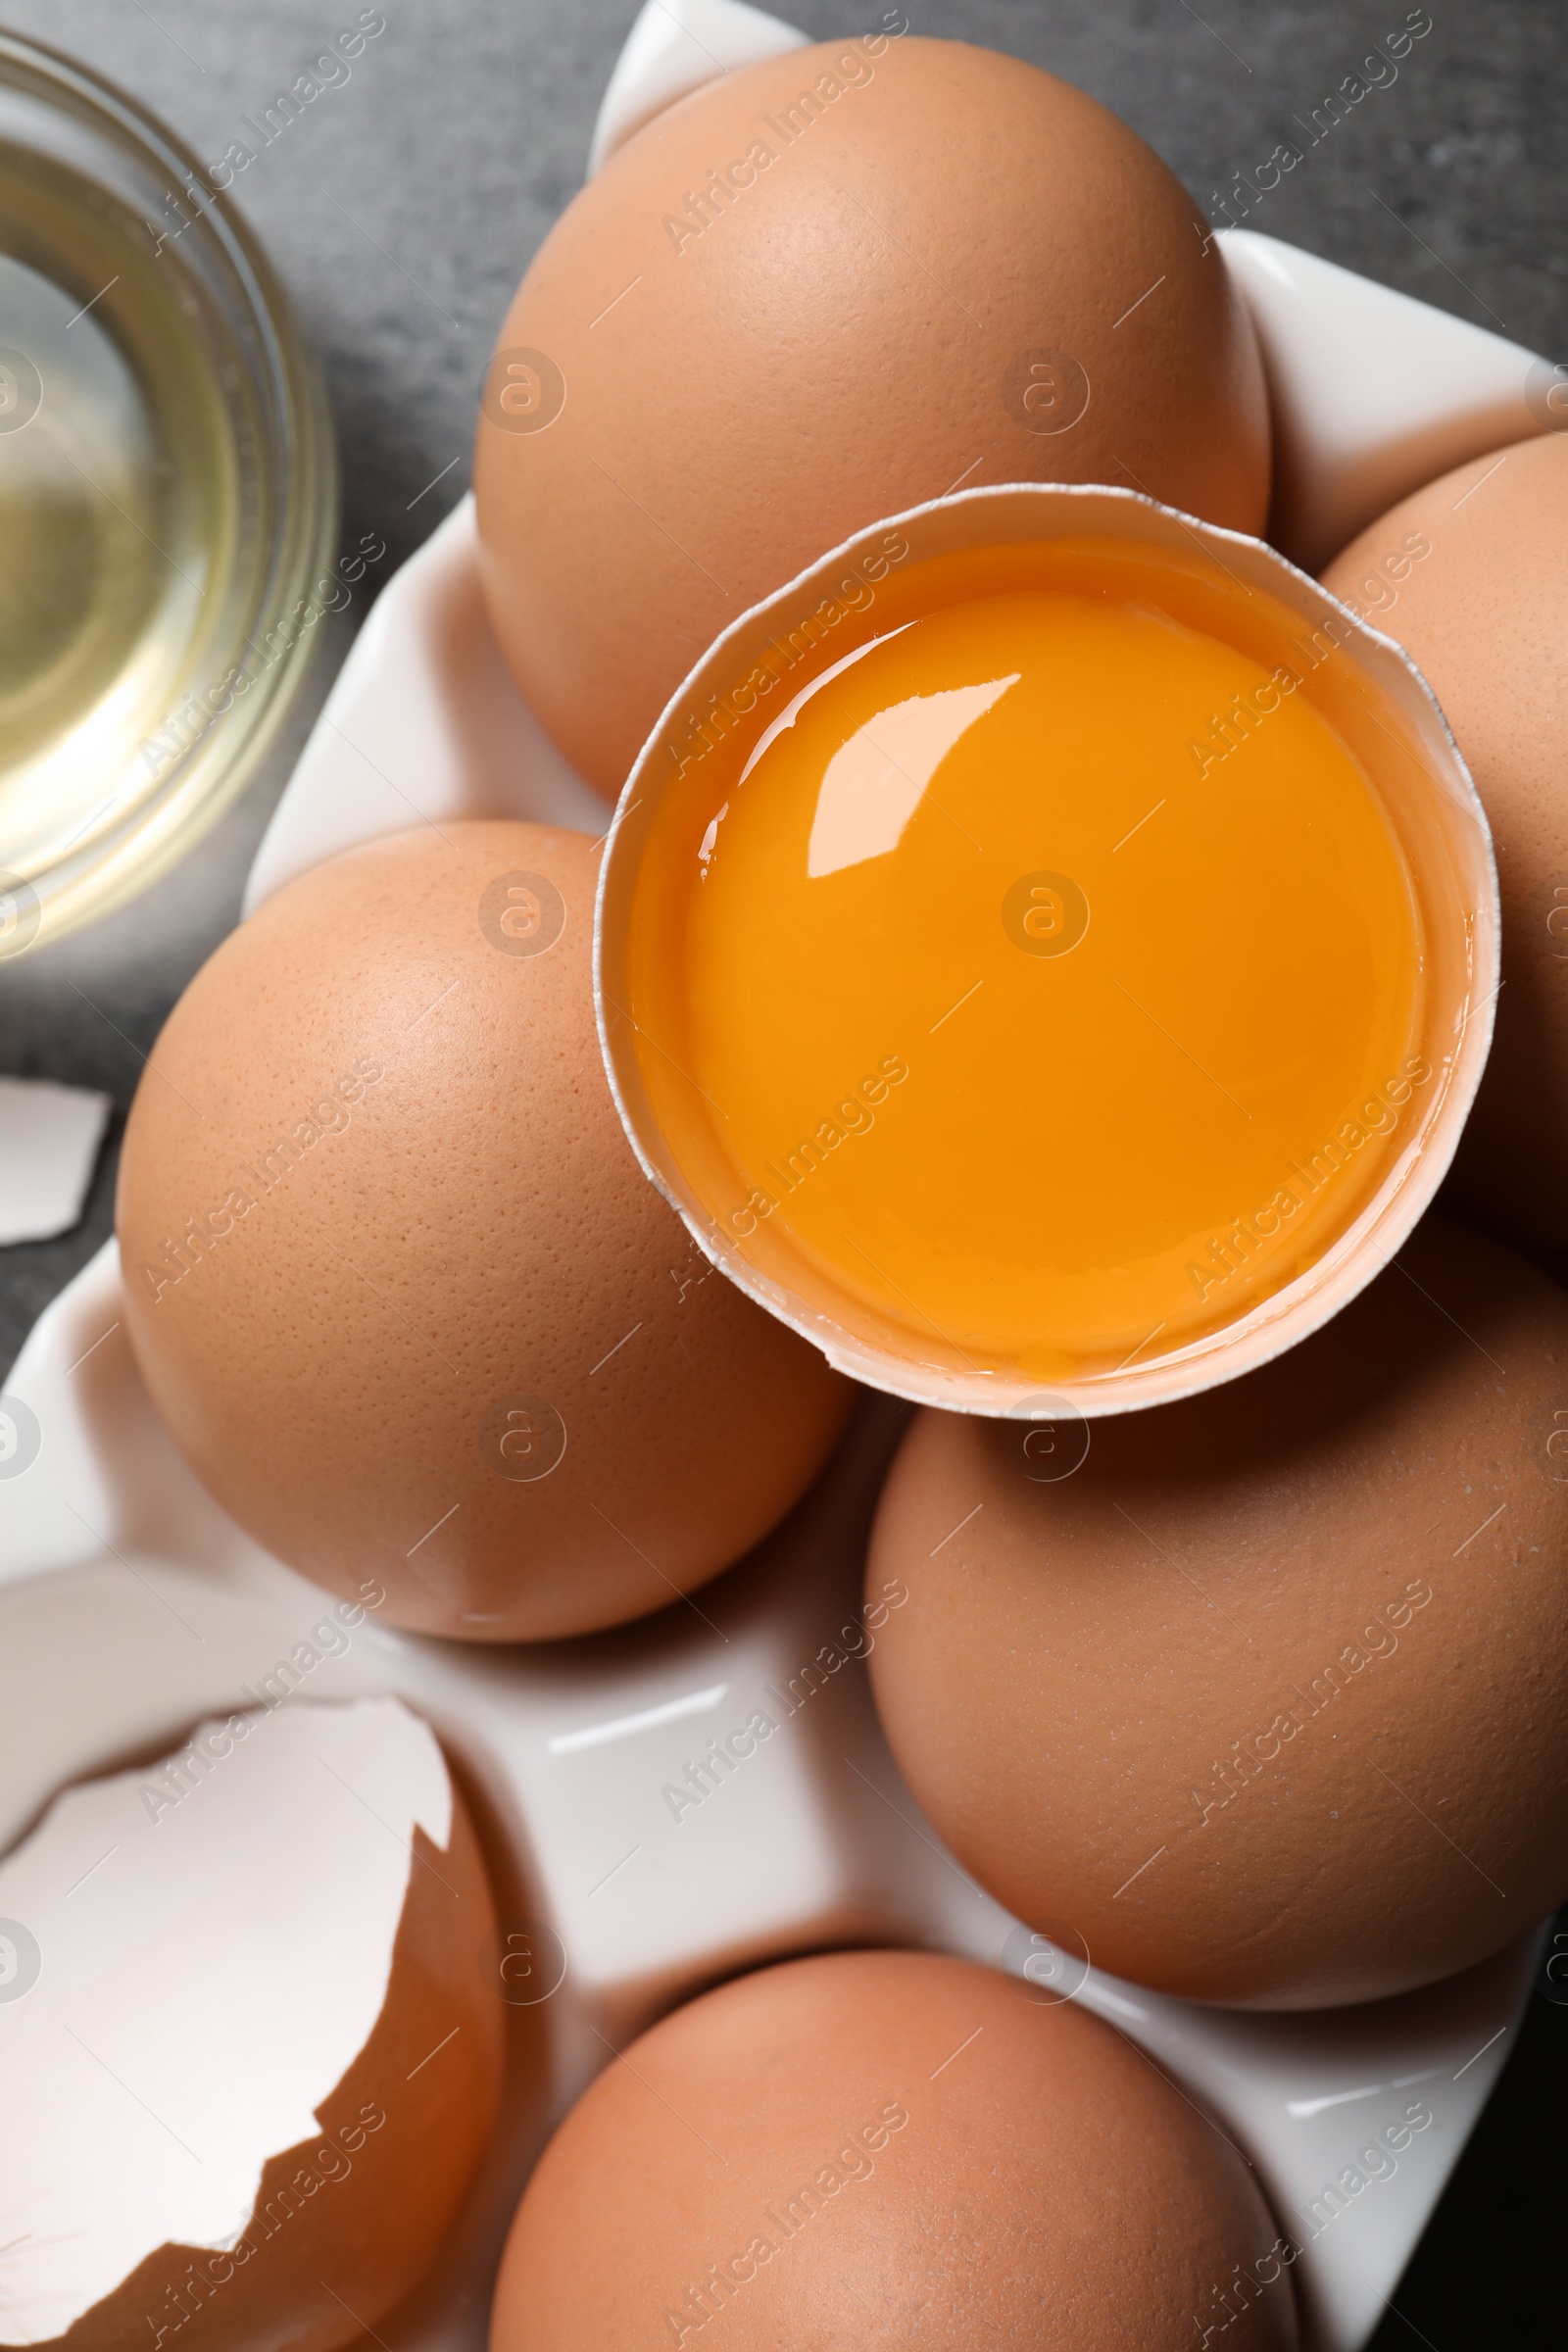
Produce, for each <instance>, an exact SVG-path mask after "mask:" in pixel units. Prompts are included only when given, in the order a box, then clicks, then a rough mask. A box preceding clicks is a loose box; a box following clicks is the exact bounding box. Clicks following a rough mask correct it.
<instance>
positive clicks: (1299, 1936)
mask: <svg viewBox="0 0 1568 2352" xmlns="http://www.w3.org/2000/svg"><path fill="white" fill-rule="evenodd" d="M1564 1398H1568V1297H1565V1296H1564V1294H1563V1292H1562V1291H1561V1290H1560V1289H1559V1288H1558V1286H1557V1284H1556V1283H1554V1282H1552V1281H1550V1280H1549V1279H1548V1278H1547V1276H1545V1275H1544V1274H1543V1273H1540V1272H1539V1271H1538V1270H1537V1269H1536V1268H1535V1267H1534V1266H1532V1265H1530V1264H1528V1263H1527V1262H1526V1261H1525V1260H1524V1259H1523V1258H1521V1257H1517V1256H1515V1255H1514V1253H1513V1252H1512V1251H1511V1250H1505V1249H1503V1248H1502V1247H1501V1246H1500V1245H1499V1244H1497V1243H1495V1242H1491V1241H1488V1240H1486V1239H1485V1238H1484V1237H1483V1236H1481V1235H1480V1234H1475V1233H1471V1232H1468V1231H1466V1230H1465V1229H1464V1228H1463V1227H1462V1226H1458V1225H1453V1224H1449V1223H1448V1222H1447V1221H1446V1219H1443V1218H1437V1217H1434V1218H1430V1219H1429V1220H1428V1221H1427V1223H1426V1224H1425V1225H1424V1226H1422V1227H1421V1228H1420V1229H1418V1231H1417V1233H1416V1235H1415V1237H1414V1238H1413V1240H1412V1241H1411V1242H1410V1243H1409V1244H1407V1245H1406V1247H1405V1249H1404V1250H1403V1251H1402V1253H1401V1255H1400V1257H1399V1260H1398V1262H1397V1265H1395V1266H1391V1267H1390V1269H1389V1271H1388V1272H1387V1273H1385V1274H1383V1275H1381V1276H1380V1277H1379V1278H1378V1280H1377V1281H1376V1282H1375V1283H1373V1284H1372V1285H1371V1287H1370V1288H1369V1289H1367V1290H1366V1291H1364V1292H1363V1293H1362V1294H1361V1296H1360V1297H1359V1298H1358V1299H1354V1300H1353V1301H1352V1302H1351V1304H1350V1305H1349V1306H1348V1307H1347V1308H1346V1309H1345V1310H1344V1312H1343V1313H1342V1314H1340V1315H1339V1316H1337V1317H1336V1318H1335V1320H1334V1321H1333V1322H1332V1323H1329V1324H1328V1325H1326V1326H1325V1328H1324V1329H1323V1330H1321V1331H1319V1332H1316V1333H1314V1334H1313V1335H1312V1336H1311V1338H1309V1339H1306V1340H1303V1341H1302V1342H1301V1344H1300V1346H1299V1348H1293V1349H1292V1350H1291V1351H1290V1352H1289V1353H1288V1354H1286V1355H1283V1356H1280V1357H1278V1358H1277V1359H1276V1360H1275V1361H1274V1362H1273V1363H1271V1364H1268V1365H1266V1366H1265V1367H1264V1368H1263V1369H1262V1370H1261V1371H1258V1372H1252V1373H1250V1374H1248V1375H1247V1377H1246V1378H1245V1379H1242V1380H1237V1381H1234V1382H1232V1383H1231V1384H1230V1385H1229V1386H1228V1387H1226V1388H1224V1389H1219V1390H1214V1391H1210V1392H1209V1393H1208V1394H1206V1395H1203V1396H1201V1397H1190V1398H1187V1399H1185V1400H1183V1401H1182V1402H1180V1403H1175V1404H1168V1405H1162V1406H1156V1407H1154V1408H1152V1409H1151V1410H1150V1411H1148V1412H1142V1413H1130V1414H1127V1415H1125V1416H1123V1417H1121V1418H1109V1419H1105V1420H1102V1421H1097V1422H1095V1423H1093V1424H1092V1425H1089V1426H1088V1429H1087V1438H1088V1440H1089V1441H1090V1442H1088V1443H1087V1450H1086V1444H1085V1441H1086V1429H1085V1425H1082V1424H1079V1425H1077V1427H1076V1428H1073V1427H1069V1426H1067V1425H1065V1424H1058V1425H1057V1426H1056V1427H1055V1428H1054V1429H1053V1428H1046V1427H1041V1428H1038V1429H1030V1428H1027V1427H1020V1426H1019V1425H1018V1424H1017V1423H1010V1424H1009V1423H1005V1422H992V1421H985V1420H980V1419H968V1418H962V1417H960V1416H958V1415H957V1414H953V1413H939V1412H929V1411H928V1412H923V1413H921V1414H920V1416H919V1418H918V1419H917V1420H916V1421H915V1422H914V1423H913V1425H912V1426H911V1428H910V1431H909V1434H908V1436H907V1439H906V1441H905V1443H904V1446H903V1447H902V1449H901V1451H900V1453H899V1455H898V1457H897V1459H896V1461H895V1463H894V1467H893V1470H892V1472H891V1474H890V1476H889V1479H888V1483H887V1486H886V1488H885V1489H884V1491H883V1495H882V1501H881V1504H880V1507H879V1510H878V1515H877V1520H876V1524H875V1528H874V1531H873V1535H872V1541H871V1547H870V1555H869V1564H868V1577H869V1580H870V1585H871V1587H872V1589H875V1588H877V1587H879V1586H880V1583H881V1580H882V1579H883V1578H886V1577H890V1576H897V1577H900V1578H902V1579H903V1581H904V1583H905V1585H906V1586H907V1590H908V1593H909V1599H908V1603H907V1606H906V1607H904V1608H902V1609H900V1610H899V1611H898V1612H897V1614H896V1615H894V1616H892V1617H890V1619H889V1620H888V1624H887V1626H886V1629H885V1630H884V1631H883V1633H882V1634H881V1635H880V1637H879V1638H878V1641H877V1644H876V1648H875V1649H874V1650H873V1652H872V1654H871V1682H872V1688H873V1690H874V1692H875V1695H876V1701H877V1706H878V1709H879V1712H880V1714H881V1718H882V1723H883V1727H884V1729H885V1730H886V1732H887V1735H888V1738H889V1740H890V1741H891V1743H892V1746H893V1750H894V1753H895V1755H896V1756H897V1757H898V1759H899V1762H900V1764H901V1765H902V1767H903V1769H904V1773H905V1776H906V1778H907V1781H908V1783H909V1786H910V1788H911V1789H913V1791H914V1793H915V1795H916V1797H917V1798H918V1799H919V1801H920V1803H921V1805H922V1806H923V1807H924V1809H925V1811H926V1813H927V1815H928V1816H929V1817H930V1819H931V1821H932V1822H933V1823H934V1824H935V1826H936V1828H937V1830H938V1831H939V1832H940V1833H941V1835H942V1836H943V1837H944V1838H946V1839H947V1841H948V1843H949V1845H950V1846H951V1847H952V1849H953V1851H954V1852H955V1853H956V1856H957V1857H958V1860H959V1861H960V1862H961V1863H962V1864H963V1866H964V1868H965V1869H966V1870H968V1871H970V1872H972V1873H973V1875H974V1877H975V1878H976V1879H977V1880H978V1881H979V1882H980V1884H981V1885H982V1886H983V1887H986V1888H987V1889H988V1890H989V1892H990V1893H992V1894H993V1895H995V1896H996V1897H997V1899H998V1901H999V1902H1002V1903H1005V1905H1006V1907H1007V1908H1008V1910H1010V1911H1013V1912H1015V1913H1016V1914H1017V1916H1018V1917H1019V1918H1020V1919H1023V1920H1026V1921H1027V1922H1028V1923H1029V1925H1030V1926H1031V1927H1033V1928H1035V1929H1038V1930H1041V1931H1043V1932H1044V1933H1045V1934H1047V1935H1049V1936H1052V1937H1054V1939H1055V1940H1056V1941H1057V1942H1058V1943H1061V1944H1063V1945H1064V1946H1065V1947H1067V1948H1068V1949H1070V1950H1072V1951H1074V1952H1078V1953H1080V1954H1081V1953H1083V1952H1084V1950H1085V1948H1086V1947H1087V1952H1088V1956H1089V1957H1090V1958H1091V1959H1092V1960H1093V1962H1094V1964H1095V1965H1096V1967H1098V1968H1103V1969H1106V1970H1108V1971H1109V1972H1110V1973H1111V1974H1112V1975H1114V1976H1118V1977H1126V1978H1131V1979H1132V1980H1134V1981H1135V1982H1136V1983H1138V1984H1142V1985H1152V1986H1154V1987H1156V1988H1157V1989H1158V1990H1160V1991H1163V1992H1170V1993H1179V1994H1182V1995H1184V1996H1186V1997H1187V1998H1189V1999H1194V2000H1208V2001H1221V2002H1226V2003H1235V2004H1237V2005H1239V2006H1246V2007H1255V2008H1260V2009H1292V2008H1318V2007H1323V2006H1328V2005H1332V2004H1336V2003H1340V2002H1350V2001H1370V2000H1377V1999H1381V1998H1382V1997H1384V1996H1385V1995H1387V1994H1391V1993H1397V1992H1402V1991H1405V1990H1407V1989H1409V1988H1410V1987H1412V1986H1414V1985H1427V1984H1431V1983H1433V1982H1434V1981H1435V1980H1436V1979H1438V1978H1440V1977H1446V1976H1449V1975H1452V1974H1455V1973H1456V1972H1457V1971H1458V1970H1460V1969H1464V1968H1469V1967H1470V1966H1471V1965H1472V1964H1473V1963H1474V1962H1476V1961H1478V1960H1481V1959H1483V1958H1485V1957H1486V1956H1487V1955H1488V1954H1489V1953H1492V1952H1496V1951H1500V1950H1501V1949H1502V1947H1503V1946H1504V1945H1505V1944H1508V1943H1511V1942H1512V1941H1513V1940H1514V1938H1515V1937H1516V1936H1520V1935H1522V1934H1524V1933H1525V1932H1526V1931H1527V1930H1528V1929H1529V1928H1530V1926H1531V1925H1532V1924H1533V1923H1534V1922H1535V1921H1536V1920H1538V1919H1541V1918H1543V1917H1544V1915H1545V1914H1546V1913H1548V1912H1549V1911H1551V1910H1552V1909H1553V1908H1554V1907H1555V1905H1556V1904H1557V1903H1559V1902H1560V1901H1561V1900H1562V1898H1563V1896H1564V1895H1565V1894H1568V1716H1565V1713H1564V1709H1563V1705H1562V1690H1563V1685H1564V1681H1565V1678H1568V1583H1565V1578H1564V1570H1565V1566H1568V1456H1565V1441H1564V1438H1563V1434H1562V1433H1563V1427H1564V1424H1563V1422H1562V1420H1561V1419H1560V1417H1559V1416H1560V1413H1561V1410H1562V1402H1563V1399H1564Z"/></svg>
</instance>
